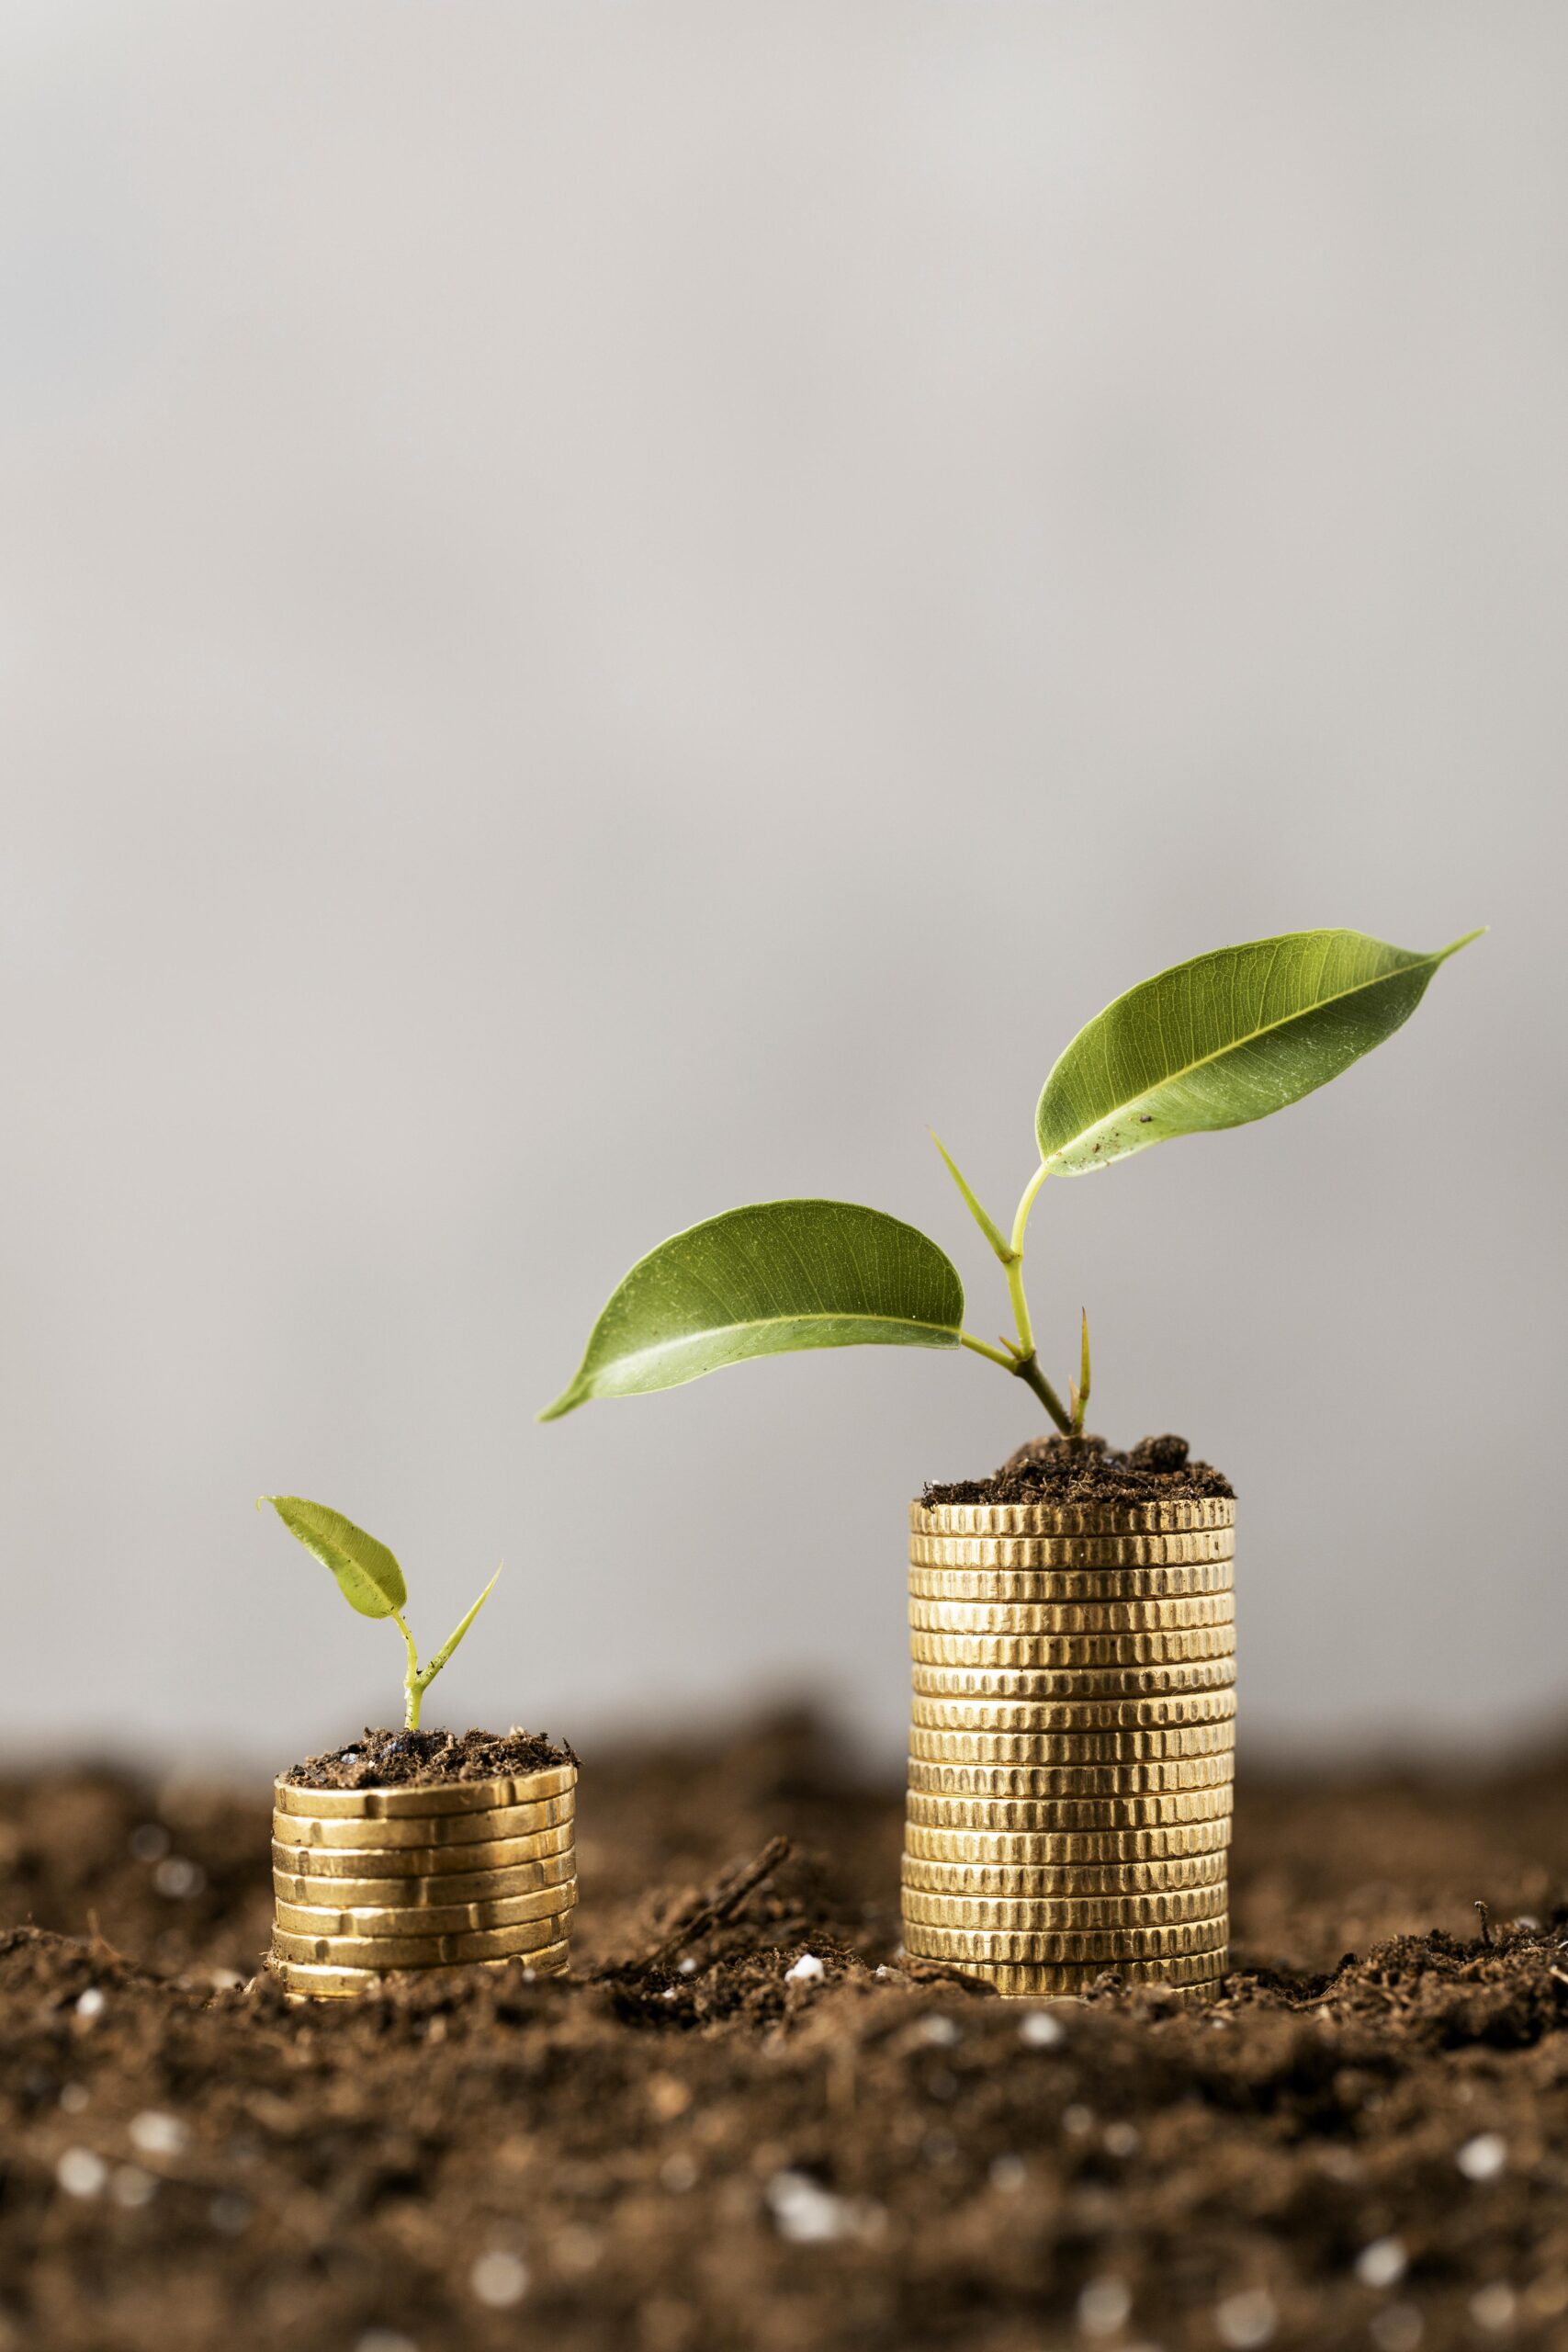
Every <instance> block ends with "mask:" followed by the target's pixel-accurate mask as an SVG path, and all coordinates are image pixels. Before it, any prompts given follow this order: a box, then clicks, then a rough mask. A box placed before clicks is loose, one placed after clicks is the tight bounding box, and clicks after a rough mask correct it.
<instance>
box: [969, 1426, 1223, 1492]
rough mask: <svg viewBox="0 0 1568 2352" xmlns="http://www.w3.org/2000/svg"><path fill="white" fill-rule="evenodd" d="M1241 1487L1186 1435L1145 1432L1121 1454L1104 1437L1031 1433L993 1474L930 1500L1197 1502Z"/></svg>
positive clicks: (972, 1480) (975, 1479) (971, 1479)
mask: <svg viewBox="0 0 1568 2352" xmlns="http://www.w3.org/2000/svg"><path fill="white" fill-rule="evenodd" d="M1234 1494H1235V1487H1233V1486H1232V1485H1231V1482H1230V1480H1229V1479H1228V1478H1226V1477H1224V1476H1223V1475H1222V1474H1221V1472H1219V1471H1218V1470H1215V1469H1213V1467H1212V1466H1211V1465H1210V1464H1208V1463H1207V1462H1191V1461H1190V1460H1189V1459H1188V1446H1187V1440H1186V1439H1185V1438H1184V1437H1145V1438H1144V1439H1143V1440H1141V1441H1140V1442H1139V1443H1138V1444H1137V1445H1134V1446H1133V1447H1132V1448H1131V1449H1130V1450H1129V1451H1128V1452H1127V1453H1117V1452H1116V1451H1115V1450H1114V1448H1113V1447H1111V1446H1109V1445H1107V1444H1106V1442H1105V1440H1104V1439H1103V1438H1102V1437H1080V1438H1066V1437H1032V1438H1031V1439H1030V1441H1029V1442H1028V1444H1027V1445H1021V1446H1020V1447H1019V1449H1018V1452H1017V1453H1010V1454H1009V1456H1008V1458H1007V1460H1006V1461H1005V1462H1004V1463H1003V1464H1002V1466H1001V1468H1000V1469H999V1470H997V1471H994V1472H993V1473H992V1475H991V1476H990V1477H988V1478H959V1479H955V1480H953V1482H952V1483H951V1484H950V1485H948V1486H931V1487H927V1488H926V1490H925V1500H926V1501H927V1502H928V1503H1195V1502H1204V1501H1207V1500H1208V1499H1209V1498H1211V1497H1213V1496H1216V1495H1234Z"/></svg>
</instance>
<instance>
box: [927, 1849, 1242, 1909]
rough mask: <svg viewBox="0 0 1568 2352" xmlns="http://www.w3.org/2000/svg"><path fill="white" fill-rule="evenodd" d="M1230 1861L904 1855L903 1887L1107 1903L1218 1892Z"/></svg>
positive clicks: (1220, 1856)
mask: <svg viewBox="0 0 1568 2352" xmlns="http://www.w3.org/2000/svg"><path fill="white" fill-rule="evenodd" d="M1229 1863H1230V1857H1229V1855H1228V1854H1227V1853H1226V1852H1225V1850H1224V1848H1223V1847H1222V1848H1220V1849H1216V1850H1215V1851H1214V1852H1213V1853H1208V1854H1170V1855H1166V1856H1164V1857H1156V1858H1154V1859H1152V1860H1148V1861H1142V1862H1067V1863H1059V1864H1057V1865H1055V1867H1053V1866H1051V1865H1050V1864H1043V1865H1036V1864H1034V1863H1032V1862H948V1861H938V1860H935V1859H934V1858H933V1857H932V1856H931V1855H929V1854H906V1855H905V1857H904V1860H903V1866H902V1878H903V1883H904V1884H905V1885H906V1886H907V1887H913V1888H915V1889H916V1890H917V1892H919V1893H920V1894H972V1895H977V1896H980V1897H982V1898H983V1897H985V1896H987V1895H998V1896H1005V1897H1008V1898H1010V1899H1011V1900H1013V1901H1022V1900H1025V1899H1032V1900H1033V1901H1035V1902H1063V1901H1066V1899H1067V1898H1068V1897H1069V1896H1071V1897H1072V1898H1074V1899H1075V1900H1077V1899H1079V1898H1082V1899H1085V1900H1089V1901H1095V1900H1100V1899H1109V1900H1111V1901H1116V1902H1120V1901H1122V1900H1124V1899H1125V1898H1126V1897H1127V1896H1129V1895H1134V1894H1175V1893H1182V1894H1186V1893H1191V1892H1195V1891H1198V1890H1202V1891H1204V1892H1206V1893H1208V1892H1215V1891H1223V1889H1224V1884H1225V1878H1226V1872H1227V1871H1228V1868H1229Z"/></svg>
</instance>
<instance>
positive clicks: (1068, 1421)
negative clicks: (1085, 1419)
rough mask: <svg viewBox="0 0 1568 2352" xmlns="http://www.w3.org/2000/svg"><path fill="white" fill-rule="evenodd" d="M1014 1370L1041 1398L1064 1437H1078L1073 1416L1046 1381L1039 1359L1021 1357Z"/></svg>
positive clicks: (1025, 1384) (1024, 1383) (1030, 1356)
mask: <svg viewBox="0 0 1568 2352" xmlns="http://www.w3.org/2000/svg"><path fill="white" fill-rule="evenodd" d="M1013 1370H1014V1372H1015V1373H1017V1374H1018V1376H1019V1378H1020V1380H1021V1381H1022V1383H1023V1385H1024V1386H1025V1387H1026V1388H1032V1390H1033V1391H1034V1394H1035V1395H1036V1397H1039V1399H1040V1402H1041V1403H1042V1404H1043V1406H1044V1408H1045V1410H1046V1411H1047V1412H1048V1413H1049V1414H1050V1416H1051V1419H1053V1420H1054V1421H1055V1424H1056V1427H1057V1428H1058V1429H1059V1430H1061V1432H1062V1435H1063V1436H1064V1437H1076V1436H1077V1430H1075V1429H1074V1427H1073V1418H1072V1415H1071V1414H1070V1413H1069V1412H1068V1410H1067V1408H1066V1406H1065V1405H1064V1404H1063V1402H1062V1400H1061V1398H1060V1397H1058V1396H1057V1394H1056V1392H1055V1389H1054V1388H1053V1387H1052V1385H1051V1384H1050V1382H1049V1381H1048V1380H1047V1379H1046V1377H1045V1374H1043V1372H1042V1371H1041V1369H1040V1360H1039V1358H1038V1357H1037V1356H1032V1355H1028V1356H1023V1357H1021V1358H1020V1360H1019V1362H1018V1363H1015V1364H1014V1366H1013Z"/></svg>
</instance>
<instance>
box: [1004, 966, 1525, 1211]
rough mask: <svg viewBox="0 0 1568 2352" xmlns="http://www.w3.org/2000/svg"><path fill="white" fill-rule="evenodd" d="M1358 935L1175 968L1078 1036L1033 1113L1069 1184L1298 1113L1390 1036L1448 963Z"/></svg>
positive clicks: (1045, 1152) (1043, 1149)
mask: <svg viewBox="0 0 1568 2352" xmlns="http://www.w3.org/2000/svg"><path fill="white" fill-rule="evenodd" d="M1480 935H1481V934H1480V933H1479V932H1473V931H1472V932H1470V933H1467V934H1466V936H1465V937H1464V938H1463V939H1456V940H1455V941H1454V943H1453V945H1452V946H1451V947H1443V948H1439V949H1438V952H1437V954H1436V955H1431V956H1417V955H1413V954H1411V953H1410V952H1408V951H1407V950H1406V949H1404V948H1403V947H1390V946H1387V945H1385V944H1384V943H1383V942H1382V940H1379V939H1369V938H1367V937H1366V936H1365V934H1364V933H1361V932H1359V931H1298V932H1292V933H1288V934H1287V935H1286V936H1285V937H1283V938H1280V939H1256V940H1252V941H1250V942H1249V943H1248V944H1247V945H1246V946H1242V947H1222V948H1219V949H1217V950H1216V951H1215V952H1214V953H1213V955H1210V956H1194V957H1193V959H1192V961H1191V962H1190V963H1189V964H1177V965H1175V966H1174V967H1172V968H1171V969H1170V970H1169V971H1168V972H1161V973H1159V974H1157V975H1156V978H1154V979H1152V980H1144V981H1142V982H1141V983H1140V984H1139V986H1138V987H1137V988H1135V989H1129V990H1128V992H1127V994H1126V995H1125V996H1120V997H1118V998H1117V999H1116V1001H1115V1002H1114V1003H1113V1004H1110V1005H1108V1006H1107V1007H1106V1009H1105V1011H1104V1012H1101V1013H1100V1014H1099V1015H1097V1017H1096V1018H1095V1019H1094V1020H1093V1021H1091V1022H1090V1023H1089V1026H1088V1027H1087V1028H1086V1029H1081V1030H1080V1031H1079V1032H1078V1034H1077V1036H1076V1037H1075V1038H1074V1039H1073V1042H1072V1044H1071V1045H1070V1046H1068V1047H1067V1049H1066V1053H1065V1054H1064V1055H1063V1056H1062V1057H1061V1059H1060V1060H1059V1061H1058V1062H1057V1064H1056V1067H1055V1069H1054V1070H1053V1071H1052V1072H1051V1075H1050V1077H1049V1078H1048V1079H1047V1080H1046V1081H1045V1086H1044V1091H1043V1093H1042V1094H1041V1097H1040V1107H1039V1109H1038V1111H1037V1112H1036V1114H1035V1122H1034V1127H1035V1136H1036V1138H1037V1140H1038V1142H1039V1145H1040V1154H1041V1158H1042V1159H1044V1160H1046V1161H1047V1162H1048V1163H1049V1165H1050V1166H1051V1168H1052V1169H1053V1170H1055V1172H1057V1173H1058V1174H1060V1175H1063V1176H1081V1175H1084V1174H1085V1173H1086V1172H1087V1171H1088V1170H1090V1169H1094V1168H1106V1167H1109V1166H1110V1164H1111V1161H1112V1160H1113V1159H1126V1157H1127V1155H1128V1154H1129V1153H1130V1152H1134V1151H1143V1150H1145V1149H1146V1148H1147V1147H1148V1146H1149V1145H1150V1144H1154V1143H1165V1142H1168V1140H1169V1139H1170V1137H1171V1136H1189V1135H1197V1134H1200V1133H1201V1132H1202V1131H1204V1130H1205V1129H1211V1128H1216V1127H1239V1126H1242V1125H1245V1124H1246V1122H1247V1120H1249V1119H1261V1118H1264V1117H1266V1116H1267V1115H1268V1114H1269V1112H1270V1111H1280V1110H1283V1109H1284V1107H1285V1105H1286V1104H1287V1103H1295V1102H1299V1101H1300V1099H1301V1097H1302V1096H1303V1094H1310V1093H1311V1092H1312V1091H1313V1090H1314V1087H1318V1086H1324V1085H1326V1084H1327V1082H1328V1080H1330V1079H1331V1078H1337V1077H1338V1076H1339V1073H1340V1071H1341V1070H1345V1069H1348V1068H1349V1067H1350V1064H1351V1063H1352V1062H1353V1061H1356V1060H1358V1059H1359V1057H1360V1056H1361V1055H1362V1054H1366V1053H1370V1052H1371V1049H1372V1047H1373V1046H1381V1045H1382V1042H1383V1040H1384V1039H1385V1038H1387V1037H1392V1036H1393V1033H1394V1031H1395V1030H1396V1029H1397V1028H1398V1027H1399V1026H1400V1024H1401V1023H1402V1022H1404V1021H1407V1020H1408V1019H1409V1017H1410V1015H1411V1014H1412V1013H1413V1012H1415V1010H1416V1006H1417V1005H1418V1004H1419V1003H1420V1001H1421V999H1422V996H1423V995H1424V993H1425V991H1426V988H1427V981H1428V980H1429V979H1430V978H1431V977H1432V975H1433V973H1434V972H1435V971H1436V970H1437V968H1438V965H1439V964H1440V963H1442V962H1443V960H1444V958H1445V957H1446V956H1452V955H1454V954H1456V953H1457V952H1458V950H1459V949H1460V948H1461V947H1467V946H1468V945H1469V944H1470V942H1471V940H1472V939H1478V938H1479V937H1480Z"/></svg>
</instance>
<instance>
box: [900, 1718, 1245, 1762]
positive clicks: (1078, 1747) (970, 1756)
mask: <svg viewBox="0 0 1568 2352" xmlns="http://www.w3.org/2000/svg"><path fill="white" fill-rule="evenodd" d="M909 1753H910V1755H911V1756H919V1757H922V1758H925V1759H926V1760H927V1761H928V1762H930V1763H942V1764H1117V1765H1126V1764H1153V1763H1156V1762H1166V1761H1169V1760H1171V1759H1174V1758H1179V1757H1198V1756H1225V1757H1228V1756H1231V1755H1234V1753H1235V1724H1234V1723H1224V1724H1178V1725H1176V1726H1175V1727H1174V1728H1173V1729H1171V1730H1169V1731H1083V1732H1069V1731H991V1730H989V1729H981V1730H970V1729H968V1728H965V1729H964V1730H961V1731H960V1730H953V1729H949V1728H945V1727H939V1726H936V1725H934V1724H923V1723H916V1724H910V1726H909Z"/></svg>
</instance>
